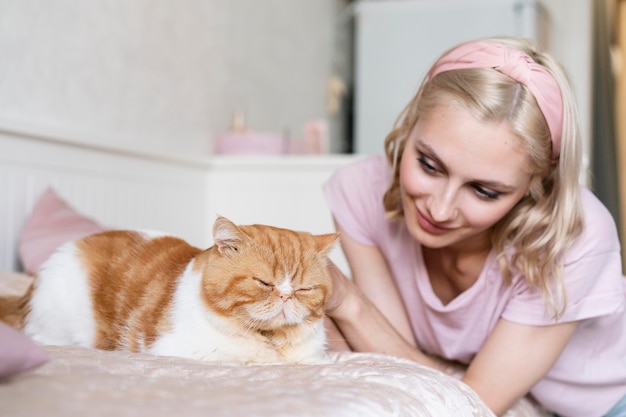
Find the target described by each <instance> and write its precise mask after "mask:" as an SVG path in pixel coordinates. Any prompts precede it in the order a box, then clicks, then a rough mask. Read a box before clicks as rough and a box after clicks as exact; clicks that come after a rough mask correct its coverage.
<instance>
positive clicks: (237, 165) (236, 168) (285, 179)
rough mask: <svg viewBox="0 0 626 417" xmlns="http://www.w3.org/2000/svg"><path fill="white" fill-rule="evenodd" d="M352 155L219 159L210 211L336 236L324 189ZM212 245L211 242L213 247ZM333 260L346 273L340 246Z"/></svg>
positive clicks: (210, 187) (212, 172)
mask: <svg viewBox="0 0 626 417" xmlns="http://www.w3.org/2000/svg"><path fill="white" fill-rule="evenodd" d="M357 158H360V157H358V156H353V155H315V156H276V157H268V156H254V157H252V156H219V157H215V158H213V159H212V160H211V163H210V166H209V169H208V171H207V175H208V179H207V193H206V195H207V207H208V208H209V213H208V215H209V217H210V219H211V222H212V220H214V219H215V217H216V216H217V215H221V216H224V217H227V218H229V219H231V220H232V221H233V222H235V223H237V224H251V223H264V224H270V225H273V226H277V227H284V228H290V229H295V230H302V231H307V232H311V233H315V234H322V233H331V232H334V231H335V227H334V224H333V220H332V216H331V213H330V210H329V209H328V206H327V204H326V201H325V199H324V196H323V194H322V185H323V184H324V182H326V180H328V178H330V176H331V175H332V173H333V172H334V171H335V170H336V169H337V168H339V167H341V166H344V165H346V164H348V163H350V162H352V161H355V160H356V159H357ZM209 243H211V244H212V242H209ZM330 257H331V259H332V260H333V261H335V263H337V265H338V266H339V267H340V268H341V269H342V270H343V271H344V272H347V270H348V269H347V264H346V262H345V258H344V257H343V254H342V252H341V250H340V246H339V245H337V246H336V248H335V249H334V250H333V251H332V252H331V255H330Z"/></svg>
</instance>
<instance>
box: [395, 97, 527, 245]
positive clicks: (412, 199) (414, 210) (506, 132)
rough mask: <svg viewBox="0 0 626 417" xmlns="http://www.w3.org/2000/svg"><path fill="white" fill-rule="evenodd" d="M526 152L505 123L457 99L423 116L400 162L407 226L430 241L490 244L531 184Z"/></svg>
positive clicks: (422, 238) (408, 141)
mask: <svg viewBox="0 0 626 417" xmlns="http://www.w3.org/2000/svg"><path fill="white" fill-rule="evenodd" d="M526 158H527V156H526V152H525V151H524V150H523V149H522V147H521V145H520V143H519V139H518V138H517V137H516V136H515V135H514V134H513V132H512V130H511V128H510V126H509V125H508V124H507V123H492V122H481V121H479V120H477V119H476V118H475V117H474V116H473V115H472V114H471V113H470V112H469V111H468V110H467V109H465V108H462V107H461V106H456V105H447V106H440V107H438V108H437V109H435V110H434V111H432V112H430V113H429V114H427V115H423V116H422V117H420V119H419V120H418V122H417V123H416V125H415V127H414V128H413V130H412V132H411V134H410V136H409V138H408V139H407V143H406V146H405V148H404V152H403V154H402V161H401V165H400V184H401V189H402V204H403V208H404V218H405V221H406V224H407V227H408V230H409V232H410V233H411V235H412V236H413V237H414V238H415V239H417V240H418V241H419V242H420V243H421V244H422V245H424V246H426V247H430V248H444V247H458V248H461V249H463V248H466V249H470V247H476V246H478V247H479V248H480V247H484V246H489V245H490V239H489V233H490V230H491V227H492V226H493V225H494V224H495V223H497V222H498V220H500V219H501V218H502V217H503V216H504V215H506V214H507V213H508V212H509V210H511V208H513V206H515V204H516V203H517V202H518V201H519V200H520V199H521V198H522V197H523V196H524V195H525V194H526V192H527V191H528V188H529V183H530V174H529V173H528V172H527V170H526V169H525V165H526ZM483 245H484V246H483Z"/></svg>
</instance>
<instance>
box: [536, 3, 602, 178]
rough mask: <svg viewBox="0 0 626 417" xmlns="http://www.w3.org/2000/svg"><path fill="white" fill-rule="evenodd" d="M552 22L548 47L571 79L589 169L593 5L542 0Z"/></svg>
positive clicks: (550, 23)
mask: <svg viewBox="0 0 626 417" xmlns="http://www.w3.org/2000/svg"><path fill="white" fill-rule="evenodd" d="M539 2H540V3H541V5H542V6H543V7H544V8H545V9H546V11H547V16H548V19H549V22H548V26H549V28H550V29H549V31H548V33H547V40H548V44H547V45H545V47H546V48H547V49H548V50H549V51H550V52H551V53H552V54H553V55H554V56H555V57H556V59H558V60H559V62H561V64H562V65H563V66H564V67H565V70H566V71H567V74H568V75H569V77H570V81H571V82H572V86H573V88H574V94H575V96H576V101H577V104H578V110H579V112H580V129H581V135H582V138H583V141H584V154H585V168H586V169H588V168H589V163H590V160H589V159H590V157H591V156H590V153H591V152H592V149H591V134H592V122H593V120H592V114H593V110H592V105H593V103H592V99H593V96H592V78H593V74H592V70H593V62H592V58H593V53H592V45H593V27H592V24H593V1H592V0H539Z"/></svg>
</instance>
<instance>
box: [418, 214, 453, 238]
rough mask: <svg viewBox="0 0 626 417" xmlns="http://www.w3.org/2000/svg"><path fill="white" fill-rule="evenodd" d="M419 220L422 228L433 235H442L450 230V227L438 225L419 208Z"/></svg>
mask: <svg viewBox="0 0 626 417" xmlns="http://www.w3.org/2000/svg"><path fill="white" fill-rule="evenodd" d="M417 222H418V224H419V225H420V227H421V228H422V229H424V230H425V231H426V232H428V233H430V234H433V235H442V234H444V233H447V232H449V231H450V228H449V227H444V226H441V225H438V224H437V223H434V222H433V221H431V220H430V219H429V218H428V217H426V216H424V215H423V214H422V213H421V212H420V211H419V210H417Z"/></svg>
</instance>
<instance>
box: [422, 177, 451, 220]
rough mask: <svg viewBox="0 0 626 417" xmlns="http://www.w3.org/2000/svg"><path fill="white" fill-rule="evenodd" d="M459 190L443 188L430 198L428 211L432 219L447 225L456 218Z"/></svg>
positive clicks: (448, 187)
mask: <svg viewBox="0 0 626 417" xmlns="http://www.w3.org/2000/svg"><path fill="white" fill-rule="evenodd" d="M456 196H457V190H456V189H455V188H454V187H452V186H446V187H442V188H441V189H439V190H437V191H436V192H434V193H433V194H431V196H430V198H429V204H428V211H429V214H430V217H431V219H433V220H434V221H435V222H437V223H445V222H447V221H450V220H452V219H454V217H455V216H456V212H457V208H456V199H457V198H456Z"/></svg>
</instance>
